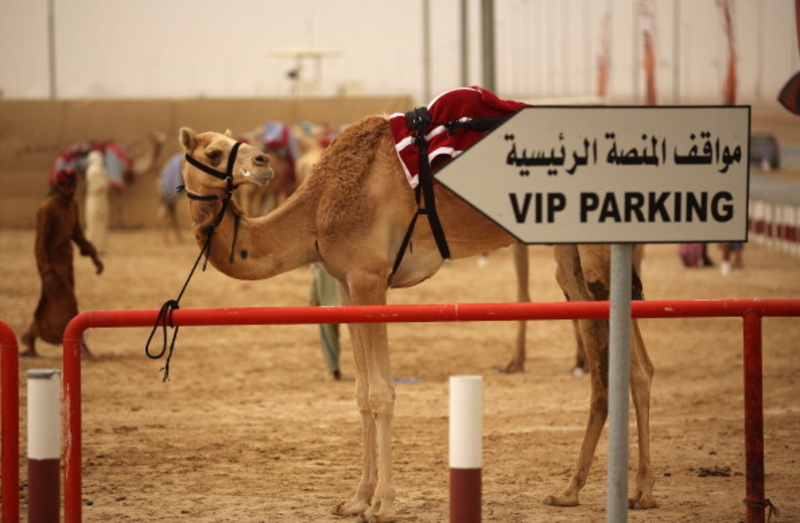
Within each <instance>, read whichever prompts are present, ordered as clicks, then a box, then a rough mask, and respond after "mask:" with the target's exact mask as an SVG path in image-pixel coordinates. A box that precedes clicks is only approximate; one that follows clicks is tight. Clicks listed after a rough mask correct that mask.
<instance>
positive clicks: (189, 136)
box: [178, 127, 197, 153]
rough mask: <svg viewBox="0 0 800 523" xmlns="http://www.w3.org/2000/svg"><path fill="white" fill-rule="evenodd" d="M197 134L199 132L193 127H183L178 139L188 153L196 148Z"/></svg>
mask: <svg viewBox="0 0 800 523" xmlns="http://www.w3.org/2000/svg"><path fill="white" fill-rule="evenodd" d="M196 135H197V133H195V132H194V129H192V128H191V127H181V131H180V137H179V138H178V140H179V141H180V142H181V145H183V148H184V149H185V150H186V152H187V153H188V152H190V151H191V150H193V149H194V146H195V143H196V140H195V136H196Z"/></svg>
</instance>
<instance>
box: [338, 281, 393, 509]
mask: <svg viewBox="0 0 800 523" xmlns="http://www.w3.org/2000/svg"><path fill="white" fill-rule="evenodd" d="M385 281H386V278H383V279H381V278H379V277H377V276H374V275H371V274H367V275H365V274H360V275H356V274H351V275H350V276H349V277H348V280H347V294H348V295H349V300H347V301H346V302H345V303H347V302H349V303H352V304H354V305H385V304H386V286H385V284H384V282H385ZM351 332H353V333H354V334H355V336H354V343H355V339H357V340H358V349H355V345H354V349H355V350H356V352H355V353H354V354H355V355H356V365H357V366H356V372H357V374H358V380H360V386H359V387H358V389H357V394H358V396H359V397H358V401H359V410H360V412H362V423H364V424H365V426H366V427H368V428H369V430H367V429H365V431H364V433H365V435H364V437H365V440H364V470H363V472H362V479H361V482H360V483H359V487H358V490H357V492H356V496H355V497H354V499H353V500H351V502H350V503H348V506H349V508H352V509H356V508H357V509H361V508H362V507H363V504H364V502H365V501H367V502H368V508H367V509H366V510H364V511H362V512H361V516H362V518H363V519H364V520H366V521H369V522H376V523H387V522H392V521H395V519H396V515H395V511H394V500H395V489H394V479H393V477H392V421H393V417H394V401H395V390H394V382H393V380H392V371H391V365H390V363H389V347H388V335H387V327H386V324H385V323H364V324H359V325H354V326H353V327H352V328H351ZM364 413H369V415H370V419H368V420H366V419H364V417H363V416H364ZM376 456H377V461H376V459H375V458H376ZM376 480H377V481H376ZM370 490H371V491H372V492H371V503H369V498H367V494H368V493H370ZM351 513H352V512H351Z"/></svg>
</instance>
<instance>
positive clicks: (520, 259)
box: [501, 242, 644, 378]
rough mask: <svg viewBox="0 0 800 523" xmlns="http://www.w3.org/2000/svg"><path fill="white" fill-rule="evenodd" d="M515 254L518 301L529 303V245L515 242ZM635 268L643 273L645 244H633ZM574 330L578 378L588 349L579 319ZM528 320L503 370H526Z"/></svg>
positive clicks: (574, 371) (520, 328)
mask: <svg viewBox="0 0 800 523" xmlns="http://www.w3.org/2000/svg"><path fill="white" fill-rule="evenodd" d="M513 254H514V272H515V274H516V275H517V301H518V302H520V303H529V302H530V301H531V296H530V293H529V292H528V269H529V262H528V246H527V245H525V244H523V243H519V242H517V243H515V244H514V246H513ZM632 256H633V268H634V270H635V271H636V274H638V275H640V276H641V274H642V259H643V258H644V244H641V243H639V244H636V245H634V246H633V252H632ZM572 324H573V332H574V333H575V365H573V367H572V370H571V371H570V372H571V373H572V375H573V376H575V377H576V378H581V377H583V376H584V375H585V374H586V371H587V367H586V350H585V349H584V347H583V337H582V336H581V329H580V325H579V324H578V321H577V320H573V321H572ZM527 325H528V322H526V321H520V322H518V323H517V339H516V343H515V344H514V351H513V352H512V354H511V360H510V361H509V362H508V363H507V364H506V365H505V366H504V367H502V368H501V371H502V372H506V373H509V374H511V373H514V372H522V371H524V370H525V359H526V358H527V355H526V337H527V330H528V329H527Z"/></svg>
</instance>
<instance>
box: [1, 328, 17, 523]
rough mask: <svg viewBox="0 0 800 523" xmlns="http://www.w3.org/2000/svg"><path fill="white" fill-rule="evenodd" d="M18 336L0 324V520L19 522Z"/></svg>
mask: <svg viewBox="0 0 800 523" xmlns="http://www.w3.org/2000/svg"><path fill="white" fill-rule="evenodd" d="M17 351H18V347H17V337H16V336H14V331H13V330H11V327H9V326H8V324H7V323H5V322H3V321H0V387H2V388H1V389H0V410H1V411H2V421H0V431H2V433H1V434H0V440H2V441H0V449H2V451H0V452H2V453H0V459H2V460H3V463H2V468H0V470H2V474H3V478H2V482H0V488H2V492H1V493H0V504H2V506H3V511H2V516H3V521H6V522H9V521H14V522H17V521H19V356H17Z"/></svg>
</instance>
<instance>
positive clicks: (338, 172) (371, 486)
mask: <svg viewBox="0 0 800 523" xmlns="http://www.w3.org/2000/svg"><path fill="white" fill-rule="evenodd" d="M180 141H181V143H182V144H183V148H184V149H185V151H186V153H187V155H189V156H190V157H191V158H193V159H194V162H186V163H185V167H184V171H183V177H184V182H185V184H186V188H187V192H188V195H189V197H190V200H189V210H190V218H191V221H192V223H193V226H194V229H195V236H196V238H197V241H198V243H199V244H200V245H201V246H205V244H206V241H207V237H208V234H209V233H211V234H212V237H211V242H210V245H211V246H210V250H209V251H208V253H207V255H208V260H209V261H210V262H211V264H212V265H213V266H214V267H216V268H217V269H218V270H219V271H221V272H223V273H224V274H227V275H228V276H231V277H233V278H237V279H248V280H255V279H264V278H270V277H272V276H275V275H278V274H280V273H283V272H286V271H289V270H292V269H295V268H298V267H304V266H306V265H307V264H309V263H311V262H319V263H321V264H323V265H324V267H325V269H326V270H327V271H328V272H329V273H330V274H331V275H332V276H333V277H335V278H336V279H337V280H338V282H339V289H340V292H341V296H342V303H343V304H345V305H384V304H386V295H387V291H388V289H389V288H390V287H393V288H398V287H409V286H412V285H415V284H417V283H420V282H422V281H424V280H426V279H428V278H430V277H431V276H433V275H434V274H435V273H436V272H437V271H438V270H439V268H441V267H442V265H443V263H444V260H443V259H442V257H441V255H440V253H439V250H438V248H437V245H436V242H435V241H434V238H433V235H432V234H431V229H430V227H429V225H428V223H427V221H426V220H424V219H421V220H419V222H418V224H417V226H416V228H415V230H414V232H413V235H412V237H411V244H412V245H411V248H409V249H408V250H407V252H406V253H405V256H404V257H403V259H402V263H401V264H400V265H399V267H398V268H397V270H396V271H395V272H392V267H393V264H394V262H395V258H396V256H397V254H398V250H399V248H400V246H401V244H402V242H403V237H404V236H405V234H406V231H407V229H408V226H409V223H410V222H411V219H412V217H413V216H414V214H415V213H416V212H417V204H416V202H415V199H414V194H413V192H412V191H411V190H410V189H409V186H408V182H407V181H406V178H405V174H404V172H403V169H402V167H401V165H400V163H399V160H398V158H397V155H396V154H395V149H394V144H393V141H392V136H391V134H390V130H389V123H388V119H387V118H386V117H383V116H372V117H367V118H365V119H364V120H362V121H360V122H358V123H356V124H353V125H351V126H349V127H348V128H346V129H345V130H344V131H343V132H342V134H341V135H339V137H338V138H337V139H336V140H334V142H333V143H332V144H331V145H330V146H329V147H328V148H327V149H325V151H324V152H323V154H322V157H321V158H320V161H319V162H318V163H317V164H316V166H315V168H314V170H313V172H312V173H311V176H309V177H308V178H307V179H306V180H305V181H304V182H303V183H302V184H301V185H300V187H299V188H298V189H297V191H295V192H294V194H292V196H290V197H289V198H288V199H287V200H286V201H285V202H284V203H283V204H282V205H281V206H279V207H278V208H277V209H275V210H274V211H273V212H271V213H269V214H267V215H266V216H262V217H258V218H256V217H249V216H247V215H243V213H242V211H241V210H240V209H239V208H238V206H237V205H236V204H235V202H228V200H230V198H229V197H228V196H226V195H229V194H230V193H231V192H232V191H233V189H234V188H235V187H237V186H239V185H241V184H244V183H257V184H263V183H267V182H268V181H269V179H270V178H271V177H272V174H273V173H272V170H271V168H270V166H269V159H268V158H267V156H266V155H264V154H263V153H262V152H261V151H258V150H257V149H255V148H253V147H249V146H247V145H244V144H242V145H240V146H238V151H237V150H236V148H235V144H236V142H235V140H233V139H232V138H231V137H230V136H229V135H223V134H219V133H213V132H205V133H200V134H197V133H195V131H193V130H191V129H189V128H183V129H181V132H180ZM234 152H235V153H237V154H235V155H234V154H233V153H234ZM230 156H235V158H234V160H233V162H231V163H230V166H229V157H230ZM195 162H196V163H195ZM201 165H202V169H201V167H200V166H201ZM228 166H229V167H228ZM206 167H209V168H211V169H212V170H213V171H212V172H213V173H214V174H213V175H210V174H209V172H208V171H205V172H204V169H205V168H206ZM220 171H223V172H220ZM226 176H227V177H228V178H229V180H230V181H225V180H223V179H224V178H226ZM221 178H222V179H221ZM435 191H436V201H437V207H438V210H439V217H440V219H441V223H442V226H443V228H444V231H445V232H446V235H447V242H448V244H449V248H450V254H451V257H452V258H463V257H467V256H472V255H475V254H479V253H482V252H486V251H490V250H493V249H497V248H500V247H504V246H507V245H509V244H511V243H513V241H514V239H513V238H512V237H511V236H509V235H508V234H507V233H506V232H505V231H503V230H502V229H500V228H499V227H497V226H496V225H495V224H494V223H493V222H491V221H490V220H488V219H487V218H485V217H484V216H483V215H481V214H480V213H478V212H476V211H475V210H474V209H473V208H472V207H471V206H470V205H469V204H467V203H465V202H463V201H462V200H460V199H459V198H458V197H457V196H455V195H453V194H452V193H451V192H449V191H448V190H447V189H445V188H443V187H442V186H441V185H437V186H436V187H435ZM214 223H218V226H217V227H216V228H215V227H213V225H214ZM212 231H215V232H212ZM609 252H610V249H609V248H608V247H607V246H598V245H580V246H575V245H558V246H556V247H555V258H556V260H557V262H558V269H557V280H558V283H559V284H560V286H561V288H562V289H563V290H564V293H565V295H566V296H567V298H568V299H570V300H576V301H580V300H584V301H585V300H598V299H599V300H605V299H607V298H608V292H609V291H608V290H609V258H610V254H609ZM637 282H638V278H635V283H637ZM634 288H635V289H637V288H638V289H639V290H640V289H641V287H640V285H639V286H636V285H635V286H634ZM637 296H638V293H637ZM349 328H350V332H351V339H352V345H353V353H354V361H355V368H356V402H357V405H358V410H359V413H360V414H361V422H362V436H363V444H364V448H363V461H362V474H361V479H360V481H359V483H358V487H357V488H356V492H355V495H354V496H353V497H352V499H350V500H349V501H347V502H345V503H343V504H341V505H340V506H339V507H338V508H337V509H336V511H337V513H338V514H340V515H360V516H361V517H362V518H363V519H365V520H367V521H379V522H384V521H394V520H395V518H396V515H395V510H394V499H395V489H394V481H393V478H392V450H391V448H392V446H391V434H392V430H391V427H392V417H393V413H394V400H395V391H394V385H393V379H392V372H391V367H390V363H389V349H388V337H387V327H386V325H385V324H375V323H372V324H370V323H366V324H352V325H349ZM581 330H582V333H583V341H584V346H585V348H586V355H587V360H588V367H589V369H590V371H591V376H592V377H591V394H592V397H591V402H590V409H591V410H590V415H589V421H588V425H587V428H586V433H585V435H584V439H583V443H582V447H581V451H580V454H579V457H578V463H577V468H576V471H575V472H574V473H573V475H572V477H571V479H570V480H569V483H568V484H567V486H566V487H565V488H564V489H563V490H562V491H561V492H559V493H556V494H553V495H551V496H548V497H547V498H546V499H545V500H544V502H545V503H549V504H553V505H562V506H572V505H577V504H578V492H579V491H580V489H581V488H582V487H583V485H584V484H585V482H586V478H587V475H588V473H589V468H590V466H591V463H592V458H593V456H594V452H595V448H596V446H597V443H598V440H599V438H600V434H601V432H602V430H603V426H604V425H605V420H606V417H607V410H608V379H607V372H608V322H607V321H581ZM632 331H633V332H632V336H631V338H632V343H631V390H632V393H633V400H634V406H635V409H636V417H637V425H638V438H639V467H638V473H637V475H636V487H635V491H634V493H633V497H632V499H631V500H630V505H631V506H632V507H639V508H650V507H654V506H656V502H655V499H654V498H653V494H652V489H653V483H654V476H653V472H652V470H651V466H650V444H649V405H650V383H651V379H652V374H653V366H652V364H651V362H650V359H649V358H648V356H647V352H646V350H645V347H644V343H643V342H642V338H641V335H640V333H639V328H638V324H637V322H636V320H635V319H634V320H633V324H632Z"/></svg>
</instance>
